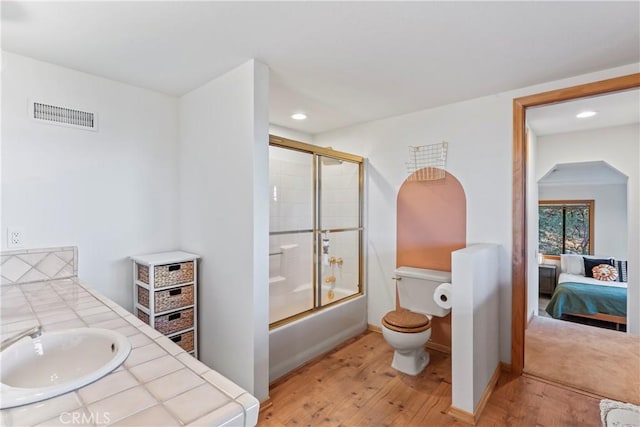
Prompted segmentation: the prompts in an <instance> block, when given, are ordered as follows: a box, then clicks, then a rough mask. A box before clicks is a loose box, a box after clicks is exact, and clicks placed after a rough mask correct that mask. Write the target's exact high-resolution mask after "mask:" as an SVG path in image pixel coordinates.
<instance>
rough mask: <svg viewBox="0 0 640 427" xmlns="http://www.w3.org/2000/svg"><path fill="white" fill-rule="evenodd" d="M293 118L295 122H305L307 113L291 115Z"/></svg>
mask: <svg viewBox="0 0 640 427" xmlns="http://www.w3.org/2000/svg"><path fill="white" fill-rule="evenodd" d="M291 118H292V119H293V120H304V119H306V118H307V115H306V114H305V113H295V114H292V115H291Z"/></svg>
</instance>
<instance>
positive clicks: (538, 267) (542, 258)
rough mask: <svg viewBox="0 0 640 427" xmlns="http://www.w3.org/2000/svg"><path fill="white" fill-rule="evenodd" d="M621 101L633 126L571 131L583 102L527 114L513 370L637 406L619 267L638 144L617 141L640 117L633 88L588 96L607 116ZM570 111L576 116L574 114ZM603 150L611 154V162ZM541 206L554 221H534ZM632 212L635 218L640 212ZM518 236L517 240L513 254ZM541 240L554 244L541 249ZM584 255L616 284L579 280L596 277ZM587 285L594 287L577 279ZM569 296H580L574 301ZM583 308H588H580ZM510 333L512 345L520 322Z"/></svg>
mask: <svg viewBox="0 0 640 427" xmlns="http://www.w3.org/2000/svg"><path fill="white" fill-rule="evenodd" d="M638 81H640V78H638V76H636V82H635V85H636V86H637V84H638V83H637V82H638ZM575 93H579V91H576V92H575ZM616 95H617V96H616ZM620 95H622V98H624V97H625V96H626V97H627V98H628V99H630V100H632V101H634V102H635V105H636V107H635V108H636V111H635V113H634V115H635V116H634V119H633V120H629V121H627V122H618V123H611V124H606V123H605V120H599V122H598V123H593V122H592V123H591V124H590V125H589V126H586V127H584V128H574V129H571V128H570V127H568V126H569V125H568V124H563V121H564V122H570V121H571V119H574V120H575V115H576V114H577V113H578V112H580V111H581V110H580V109H585V108H586V107H585V103H584V101H585V100H584V99H582V100H580V101H582V102H575V101H572V102H563V103H561V104H554V105H542V104H545V102H540V103H539V104H540V105H541V106H540V107H537V108H527V110H526V118H527V122H526V123H527V128H528V129H527V130H528V133H527V139H528V141H527V144H526V152H527V159H526V163H525V164H526V175H527V176H529V177H532V179H531V180H528V181H527V182H526V199H527V204H529V206H528V207H527V208H526V217H527V219H528V220H529V221H528V222H527V223H526V227H525V228H526V236H533V237H534V238H533V239H529V241H528V242H527V241H525V242H524V245H523V246H524V247H525V253H526V254H527V256H526V257H525V259H526V262H524V263H523V264H524V266H526V265H527V264H528V268H525V269H524V271H523V273H524V276H525V278H526V286H524V287H523V288H524V289H523V291H524V292H522V295H521V297H522V299H523V300H524V301H523V302H524V304H523V306H524V307H523V310H522V321H523V323H522V324H523V325H524V327H523V329H524V330H523V331H522V338H521V341H520V342H521V343H522V353H521V356H522V359H521V360H522V362H521V363H522V365H520V366H521V372H524V373H526V374H528V375H532V376H536V377H540V378H543V379H545V380H548V381H552V382H555V383H560V384H563V385H566V386H569V387H572V388H575V389H578V390H582V391H586V392H589V393H593V394H596V395H599V396H603V397H609V398H613V399H617V400H623V401H635V403H636V404H637V403H640V402H637V400H638V399H640V338H638V336H637V335H631V334H626V333H624V331H625V330H626V323H627V313H626V311H627V283H626V281H623V280H622V279H623V278H622V277H621V276H622V274H623V271H622V270H623V264H622V261H625V263H624V267H626V261H627V259H629V257H628V248H629V247H630V246H631V244H632V242H629V241H628V239H629V238H630V237H629V236H630V232H629V230H628V229H627V222H628V215H629V214H628V212H627V203H628V200H630V199H631V200H632V196H630V195H629V189H628V188H627V187H628V186H627V180H628V179H629V177H631V178H630V179H633V180H635V181H633V182H634V183H636V184H634V185H637V182H638V176H637V172H633V171H629V170H627V169H629V168H632V167H635V168H636V169H637V159H638V153H637V151H638V148H637V144H636V145H635V148H633V147H630V149H631V150H632V151H631V152H629V151H628V150H627V146H626V145H624V144H627V143H628V142H625V137H626V138H627V139H632V140H633V141H637V140H638V138H639V135H640V132H639V130H638V129H639V123H638V122H639V120H638V117H640V114H638V112H637V105H638V100H640V92H638V90H635V91H627V92H621V93H617V94H607V95H601V96H598V97H597V98H598V99H595V98H590V99H589V100H588V101H589V102H591V101H594V99H595V102H596V104H597V105H598V107H597V109H598V110H600V111H599V112H602V113H604V112H605V110H606V108H608V107H607V104H611V105H612V106H614V105H615V104H616V103H619V104H622V102H619V101H620V99H622V98H620V99H618V98H619V97H620ZM575 96H576V97H578V95H575ZM547 99H549V98H547ZM565 99H570V98H565ZM517 101H518V100H516V102H517ZM547 102H550V101H547ZM532 105H533V104H532ZM576 108H577V109H578V110H579V111H576V112H572V111H573V110H574V109H576ZM543 109H547V110H548V111H547V113H548V114H543V113H544V111H543ZM570 112H572V114H569V113H570ZM601 117H604V115H601ZM582 123H585V122H582ZM541 129H542V130H541ZM545 129H546V130H545ZM602 141H606V143H603V142H602ZM617 144H618V145H617ZM598 145H599V147H598ZM594 147H595V148H594ZM620 147H622V150H623V151H622V152H625V153H627V156H628V157H631V160H630V161H629V162H627V164H625V163H624V159H623V158H622V157H623V156H619V155H618V156H617V157H616V154H615V151H616V150H617V149H619V148H620ZM514 148H515V145H514ZM607 150H609V151H607ZM633 150H635V151H636V153H635V154H636V155H635V156H633ZM609 153H613V157H611V156H610V155H609ZM598 155H600V157H598ZM514 159H515V158H514ZM633 160H635V163H632V162H633ZM629 163H631V167H629V166H628V164H629ZM514 167H515V164H514ZM634 173H635V175H634ZM514 179H515V178H514ZM597 180H600V182H597ZM514 186H515V181H514ZM514 197H515V195H514ZM514 200H515V198H514ZM530 201H531V202H530ZM584 202H590V203H591V204H592V206H591V208H590V212H589V214H588V215H585V212H584V211H583V210H581V209H582V206H581V204H584ZM514 203H515V202H514ZM545 204H546V206H543V205H545ZM555 205H558V206H555ZM514 209H515V208H514ZM544 209H550V210H551V211H552V212H551V214H552V215H550V216H551V217H552V218H544V219H545V220H546V221H547V222H546V223H540V222H539V221H540V220H539V218H540V216H542V215H544V214H545V212H543V211H542V210H544ZM514 212H515V211H514ZM633 214H634V215H636V216H637V212H634V213H633ZM516 216H517V215H516ZM634 218H635V217H634ZM578 220H579V221H578ZM590 220H591V223H590ZM563 221H564V224H563ZM543 222H544V221H543ZM515 223H517V221H515V217H514V224H515ZM621 224H623V225H624V226H622V225H621ZM551 226H560V227H561V230H560V232H559V233H557V234H559V236H557V235H554V234H553V230H552V228H553V227H551ZM514 227H516V226H515V225H514ZM515 230H516V228H514V232H515ZM631 236H634V234H631ZM516 240H517V238H516V237H514V253H516V246H515V245H516ZM545 240H546V242H545ZM541 242H542V243H546V244H549V243H550V244H551V245H550V246H549V245H547V246H545V245H544V244H541ZM540 252H544V253H540ZM554 252H555V253H554ZM566 254H572V255H573V256H572V258H573V259H570V260H569V259H568V258H570V257H566V256H562V257H561V255H566ZM584 257H587V258H590V259H592V258H595V259H596V260H597V263H596V264H595V265H594V267H598V266H600V265H601V263H602V264H605V263H606V264H610V267H603V268H604V272H603V273H608V272H611V274H612V275H616V276H618V277H619V279H618V277H616V279H615V281H614V280H613V279H612V281H611V282H608V281H604V280H602V281H600V280H598V279H599V278H600V277H599V276H598V274H596V276H598V277H596V278H594V277H586V276H593V272H592V271H591V270H592V267H591V265H590V264H587V265H586V268H585V265H584V261H585V260H584ZM570 261H571V262H570ZM516 264H517V261H514V306H513V309H514V325H517V315H518V314H517V304H516V301H517V300H518V297H519V295H518V292H517V291H519V289H517V286H516V283H517V282H516V278H517V275H518V270H517V268H516ZM578 267H581V269H580V268H578ZM624 270H626V268H625V269H624ZM634 271H635V270H634ZM589 273H591V274H589ZM597 273H599V270H598V271H597ZM624 274H625V275H626V271H625V272H624ZM624 279H625V280H626V277H625V278H624ZM589 281H591V283H584V282H589ZM605 282H606V283H605ZM581 287H585V289H586V290H587V291H594V290H597V292H591V294H589V292H586V296H585V290H584V289H580V288H581ZM563 289H564V291H563ZM576 295H577V296H576ZM573 297H576V298H578V299H577V300H573V299H572V298H573ZM580 298H587V299H586V301H585V300H582V299H580ZM589 298H591V299H592V300H589ZM608 299H610V300H608ZM581 305H586V306H587V308H586V309H584V310H582V309H581V308H580V306H581ZM594 308H595V311H594ZM636 309H637V307H636ZM581 311H582V313H581ZM513 337H514V338H515V339H514V342H515V343H516V344H517V343H518V341H519V340H518V333H517V326H516V327H514V335H513ZM517 347H518V346H517V345H516V346H514V347H513V348H514V353H515V357H513V356H514V355H513V354H512V363H513V366H515V369H514V370H515V371H516V372H518V359H517V357H518V352H517V351H516V350H517ZM614 355H615V356H614Z"/></svg>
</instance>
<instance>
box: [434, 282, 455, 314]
mask: <svg viewBox="0 0 640 427" xmlns="http://www.w3.org/2000/svg"><path fill="white" fill-rule="evenodd" d="M433 300H434V301H435V302H436V305H437V306H438V307H440V308H444V309H445V310H449V309H450V308H451V283H442V284H440V285H439V286H438V287H437V288H436V291H435V292H434V293H433Z"/></svg>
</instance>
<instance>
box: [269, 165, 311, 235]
mask: <svg viewBox="0 0 640 427" xmlns="http://www.w3.org/2000/svg"><path fill="white" fill-rule="evenodd" d="M296 154H298V153H296ZM305 160H306V161H307V162H308V163H307V162H305ZM311 178H312V177H311V163H310V158H309V159H306V158H304V157H303V158H293V159H280V158H270V159H269V185H270V189H271V190H270V216H269V220H270V225H269V229H270V230H271V231H283V230H300V229H311V228H313V186H312V184H313V183H312V179H311Z"/></svg>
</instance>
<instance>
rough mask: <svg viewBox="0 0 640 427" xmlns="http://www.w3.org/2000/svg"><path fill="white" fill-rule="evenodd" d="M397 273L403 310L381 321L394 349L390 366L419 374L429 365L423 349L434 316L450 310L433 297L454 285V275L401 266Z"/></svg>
mask: <svg viewBox="0 0 640 427" xmlns="http://www.w3.org/2000/svg"><path fill="white" fill-rule="evenodd" d="M395 273H396V288H397V291H398V299H399V303H400V304H399V305H400V308H399V309H397V310H393V311H390V312H388V313H387V314H385V316H384V317H383V318H382V335H383V336H384V339H385V340H386V341H387V343H389V345H390V346H391V347H393V348H394V350H395V351H394V353H393V362H392V363H391V367H392V368H394V369H396V370H398V371H400V372H403V373H405V374H408V375H418V374H419V373H420V372H422V370H423V369H424V368H425V367H426V366H427V365H428V364H429V353H427V352H426V351H425V349H424V346H425V344H426V343H427V341H428V340H429V338H430V337H431V317H432V316H437V317H444V316H446V315H447V314H449V312H450V311H451V309H447V308H443V307H441V305H446V304H437V303H436V302H435V300H434V297H433V296H434V293H435V291H436V288H437V287H438V286H440V285H441V284H442V283H450V282H451V273H450V272H448V271H438V270H427V269H423V268H414V267H398V268H397V269H396V270H395ZM444 302H445V303H446V301H444Z"/></svg>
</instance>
